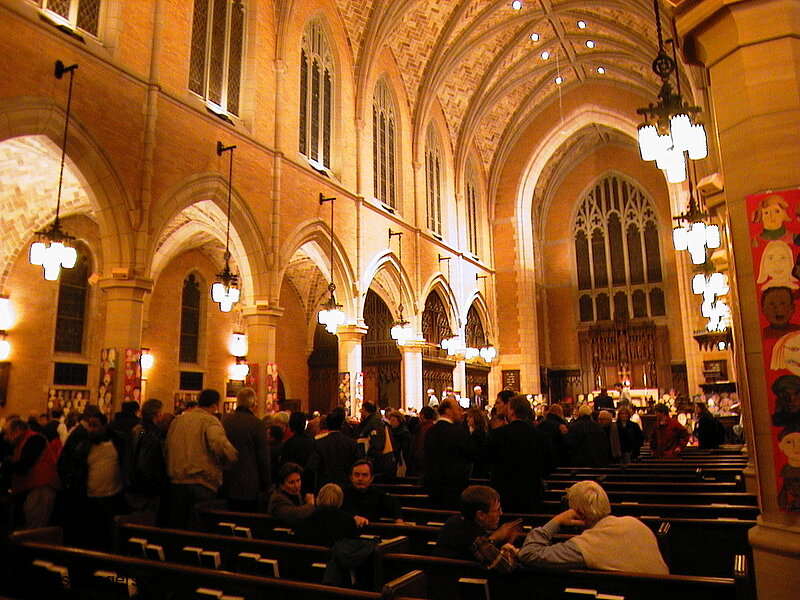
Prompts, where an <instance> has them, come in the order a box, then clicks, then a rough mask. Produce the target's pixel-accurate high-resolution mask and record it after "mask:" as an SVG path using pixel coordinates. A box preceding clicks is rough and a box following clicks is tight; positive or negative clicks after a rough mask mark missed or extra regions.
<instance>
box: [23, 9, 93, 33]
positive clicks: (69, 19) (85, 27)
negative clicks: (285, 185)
mask: <svg viewBox="0 0 800 600" xmlns="http://www.w3.org/2000/svg"><path fill="white" fill-rule="evenodd" d="M34 1H35V2H36V4H37V5H38V6H40V7H41V8H43V9H44V10H45V11H47V12H48V13H51V14H53V15H56V16H57V17H60V19H58V20H63V21H64V22H66V23H69V25H70V26H72V27H75V28H77V29H80V30H81V31H85V32H86V33H89V34H91V35H93V36H95V37H96V36H97V34H98V31H99V28H100V0H34Z"/></svg>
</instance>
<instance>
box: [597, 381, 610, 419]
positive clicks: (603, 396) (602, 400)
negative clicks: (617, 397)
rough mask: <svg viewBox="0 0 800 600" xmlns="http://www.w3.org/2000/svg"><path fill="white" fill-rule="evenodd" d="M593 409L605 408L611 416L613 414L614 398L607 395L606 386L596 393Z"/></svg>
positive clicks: (598, 410)
mask: <svg viewBox="0 0 800 600" xmlns="http://www.w3.org/2000/svg"><path fill="white" fill-rule="evenodd" d="M594 410H595V412H600V411H601V410H607V411H608V412H610V413H611V416H612V417H613V416H614V399H613V398H612V397H611V396H609V394H608V391H607V390H606V388H600V393H599V394H597V396H595V398H594Z"/></svg>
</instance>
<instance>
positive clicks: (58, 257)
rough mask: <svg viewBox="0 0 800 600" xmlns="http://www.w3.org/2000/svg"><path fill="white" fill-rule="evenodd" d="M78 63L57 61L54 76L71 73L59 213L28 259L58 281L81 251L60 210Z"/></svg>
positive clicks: (52, 279)
mask: <svg viewBox="0 0 800 600" xmlns="http://www.w3.org/2000/svg"><path fill="white" fill-rule="evenodd" d="M77 68H78V65H71V66H69V67H67V66H65V65H64V63H63V62H61V61H60V60H58V61H56V67H55V76H56V79H61V78H62V77H63V76H64V74H65V73H69V91H68V92H67V114H66V119H65V121H64V138H63V140H62V143H61V168H60V170H59V173H58V195H57V196H56V217H55V219H53V222H52V223H51V224H50V226H49V227H48V228H47V229H42V230H40V231H37V232H36V236H37V240H36V241H35V242H34V243H33V244H31V249H30V253H29V256H28V259H29V260H30V263H31V264H32V265H37V266H40V267H42V268H43V269H44V278H45V279H46V280H47V281H56V280H57V279H58V276H59V275H60V274H61V269H62V268H64V269H71V268H72V267H74V266H75V262H76V261H77V259H78V253H77V251H76V250H75V248H73V247H72V242H73V241H74V240H75V237H74V236H72V235H69V234H68V233H67V232H65V231H64V230H63V229H61V221H60V218H59V215H60V212H61V190H62V187H63V183H64V162H65V160H66V157H67V133H68V132H69V116H70V112H71V109H72V80H73V78H74V75H75V69H77Z"/></svg>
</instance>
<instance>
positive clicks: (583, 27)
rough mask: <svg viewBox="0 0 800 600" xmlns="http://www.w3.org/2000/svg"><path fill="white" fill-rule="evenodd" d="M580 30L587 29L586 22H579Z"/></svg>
mask: <svg viewBox="0 0 800 600" xmlns="http://www.w3.org/2000/svg"><path fill="white" fill-rule="evenodd" d="M520 4H522V3H521V2H520ZM578 29H586V21H578Z"/></svg>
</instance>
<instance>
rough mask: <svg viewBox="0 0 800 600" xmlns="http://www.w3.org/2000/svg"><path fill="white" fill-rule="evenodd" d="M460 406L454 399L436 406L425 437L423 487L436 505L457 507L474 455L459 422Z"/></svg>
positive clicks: (465, 432)
mask: <svg viewBox="0 0 800 600" xmlns="http://www.w3.org/2000/svg"><path fill="white" fill-rule="evenodd" d="M462 414H463V409H462V408H461V406H460V405H459V404H458V402H456V400H455V399H453V398H447V399H445V400H443V401H442V403H441V404H440V405H439V420H438V421H436V424H435V425H434V426H433V427H431V428H430V430H429V431H428V433H427V435H426V436H425V477H424V486H425V488H426V489H427V491H428V495H429V496H430V498H431V501H432V502H433V505H434V506H436V507H437V508H456V507H458V502H459V497H460V496H461V492H462V491H464V488H466V487H467V484H468V482H469V478H470V475H471V474H472V463H473V462H474V461H475V456H474V453H473V450H472V445H471V444H470V440H469V432H468V431H467V429H466V428H465V427H464V426H463V425H462V423H461V416H462Z"/></svg>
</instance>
